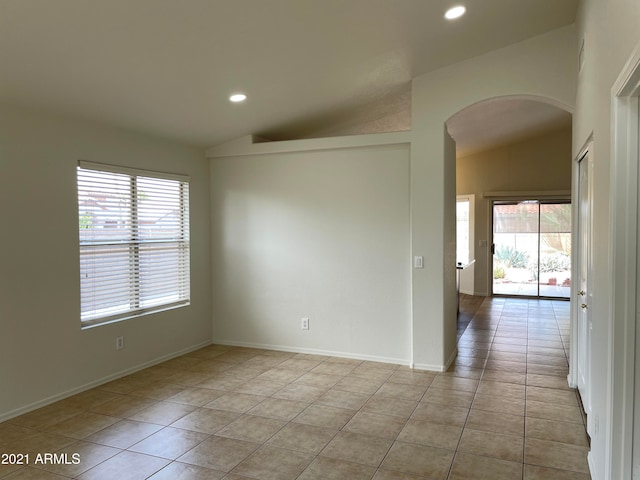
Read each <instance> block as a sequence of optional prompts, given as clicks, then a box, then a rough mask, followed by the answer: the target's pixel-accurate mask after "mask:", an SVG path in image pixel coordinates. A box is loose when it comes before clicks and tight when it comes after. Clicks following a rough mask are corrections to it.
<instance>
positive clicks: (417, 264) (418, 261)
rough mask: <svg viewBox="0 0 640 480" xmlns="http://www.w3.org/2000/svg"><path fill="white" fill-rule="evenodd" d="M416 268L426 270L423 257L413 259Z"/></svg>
mask: <svg viewBox="0 0 640 480" xmlns="http://www.w3.org/2000/svg"><path fill="white" fill-rule="evenodd" d="M413 266H414V268H424V258H423V257H422V256H415V257H413Z"/></svg>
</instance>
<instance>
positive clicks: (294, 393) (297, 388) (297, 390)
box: [273, 383, 327, 402]
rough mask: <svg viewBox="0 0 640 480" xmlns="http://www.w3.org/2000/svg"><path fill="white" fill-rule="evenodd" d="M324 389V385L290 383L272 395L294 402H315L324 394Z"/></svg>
mask: <svg viewBox="0 0 640 480" xmlns="http://www.w3.org/2000/svg"><path fill="white" fill-rule="evenodd" d="M326 391H327V388H325V387H314V386H312V385H303V384H300V383H290V384H289V385H287V386H285V387H284V388H282V389H281V390H279V391H278V392H277V393H274V394H273V396H274V397H275V398H284V399H285V400H293V401H296V402H315V401H316V400H318V398H320V397H321V396H322V395H324V394H325V392H326Z"/></svg>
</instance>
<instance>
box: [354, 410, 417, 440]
mask: <svg viewBox="0 0 640 480" xmlns="http://www.w3.org/2000/svg"><path fill="white" fill-rule="evenodd" d="M404 424H405V421H404V419H402V418H399V417H394V416H392V415H381V414H378V413H368V412H358V413H356V415H355V416H354V417H353V418H352V419H351V420H350V421H349V423H347V424H346V425H345V426H344V427H343V430H345V431H348V432H355V433H363V434H365V435H373V436H376V437H383V438H390V439H392V440H394V439H395V438H396V437H397V436H398V433H400V430H402V427H404Z"/></svg>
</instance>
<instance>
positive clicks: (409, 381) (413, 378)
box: [388, 370, 436, 387]
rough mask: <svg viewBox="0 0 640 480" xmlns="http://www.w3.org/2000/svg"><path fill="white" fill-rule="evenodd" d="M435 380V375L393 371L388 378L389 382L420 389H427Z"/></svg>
mask: <svg viewBox="0 0 640 480" xmlns="http://www.w3.org/2000/svg"><path fill="white" fill-rule="evenodd" d="M435 378H436V375H435V374H432V373H424V372H418V371H409V372H405V371H398V370H397V371H395V372H393V374H392V375H391V376H390V377H389V380H388V381H389V382H393V383H403V384H405V385H420V386H422V387H428V386H429V385H431V382H433V380H434V379H435Z"/></svg>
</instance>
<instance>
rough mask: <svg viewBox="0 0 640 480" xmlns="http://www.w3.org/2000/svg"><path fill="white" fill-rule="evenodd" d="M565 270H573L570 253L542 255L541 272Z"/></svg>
mask: <svg viewBox="0 0 640 480" xmlns="http://www.w3.org/2000/svg"><path fill="white" fill-rule="evenodd" d="M565 270H571V257H569V255H565V254H564V253H561V252H557V253H552V254H551V255H542V256H541V257H540V271H541V272H545V273H546V272H563V271H565Z"/></svg>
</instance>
